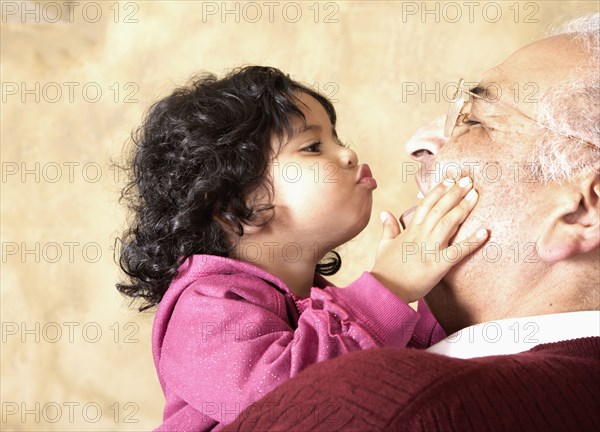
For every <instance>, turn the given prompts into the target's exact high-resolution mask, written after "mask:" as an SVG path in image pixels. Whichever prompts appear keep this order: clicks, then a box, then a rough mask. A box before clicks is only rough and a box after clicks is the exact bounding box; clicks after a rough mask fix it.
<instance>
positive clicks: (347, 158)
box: [340, 148, 358, 168]
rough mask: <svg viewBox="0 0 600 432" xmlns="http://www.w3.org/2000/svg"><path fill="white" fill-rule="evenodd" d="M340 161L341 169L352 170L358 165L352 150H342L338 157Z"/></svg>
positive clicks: (356, 157)
mask: <svg viewBox="0 0 600 432" xmlns="http://www.w3.org/2000/svg"><path fill="white" fill-rule="evenodd" d="M340 161H341V164H340V165H341V166H342V168H354V167H355V166H356V165H358V156H357V154H356V153H355V152H354V150H351V149H349V148H344V149H343V151H342V153H341V155H340Z"/></svg>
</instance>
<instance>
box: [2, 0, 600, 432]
mask: <svg viewBox="0 0 600 432" xmlns="http://www.w3.org/2000/svg"><path fill="white" fill-rule="evenodd" d="M0 4H1V7H2V23H1V54H2V65H1V81H2V105H1V107H2V113H1V122H2V134H1V143H2V154H1V161H2V183H1V192H2V213H1V216H2V227H1V236H2V277H1V282H2V294H1V314H2V316H1V320H2V344H1V349H2V364H1V373H2V378H1V399H2V420H1V424H0V428H1V429H2V430H6V431H21V430H23V431H24V430H28V431H38V430H44V431H66V430H78V431H80V430H90V431H92V430H93V431H109V430H111V431H112V430H136V431H137V430H140V431H141V430H148V429H150V428H152V427H153V426H155V425H157V424H158V423H159V422H160V419H161V412H162V407H163V396H162V393H161V390H160V386H159V384H158V381H157V378H156V376H155V371H154V366H153V364H152V358H151V350H150V328H151V323H152V313H144V314H138V313H136V312H135V311H132V310H129V309H128V307H127V304H126V302H124V301H123V300H122V298H121V297H120V296H119V295H118V293H117V292H116V290H115V288H114V284H115V282H116V281H117V280H118V278H119V277H120V274H119V271H118V268H117V266H116V265H115V264H114V262H113V250H112V245H113V243H114V239H115V238H116V236H118V235H119V232H120V231H121V230H122V228H123V226H124V221H125V214H124V212H123V209H122V208H120V206H119V204H118V202H117V198H118V191H119V189H120V187H121V186H122V181H121V180H120V179H119V178H118V176H117V175H116V174H117V173H116V172H115V171H114V170H111V168H110V160H111V159H118V158H119V155H120V152H121V149H122V147H123V145H124V143H125V142H126V141H127V139H128V135H129V132H130V130H131V129H132V128H133V127H134V126H135V125H136V124H137V123H138V121H139V119H140V117H141V116H142V114H143V112H144V110H145V108H146V107H148V106H149V104H150V103H152V102H153V101H154V100H156V99H157V98H158V97H160V96H162V95H165V94H166V93H167V92H169V90H171V89H172V87H173V86H174V85H176V84H181V83H183V82H185V81H186V79H187V78H188V77H189V76H190V75H191V74H193V73H194V72H197V71H205V70H206V71H212V72H216V73H219V74H220V73H222V72H224V71H227V70H228V69H230V68H232V67H234V66H238V65H243V64H263V65H272V66H275V67H278V68H281V69H282V70H284V71H286V72H287V73H289V74H290V75H291V76H292V77H293V78H295V79H298V80H300V81H303V82H305V83H308V84H310V85H314V86H315V87H317V88H319V89H320V90H321V91H323V92H324V93H326V94H327V95H329V96H330V97H331V98H332V99H334V100H335V101H336V106H337V110H338V113H339V119H340V121H339V128H338V132H339V134H340V137H341V138H342V139H343V140H344V141H346V142H349V143H351V145H352V147H353V148H354V149H355V150H356V151H357V152H358V154H359V157H360V159H361V160H362V161H368V162H369V163H370V165H371V167H372V169H373V172H374V174H375V177H376V178H377V179H378V181H379V188H378V189H377V190H376V191H375V203H374V212H378V211H380V210H382V209H384V208H385V209H389V210H391V211H393V212H394V213H395V214H397V215H398V214H400V213H401V211H402V210H403V209H405V208H407V207H409V206H412V205H414V204H415V202H416V192H417V189H416V186H415V184H414V181H413V180H412V178H411V174H410V173H411V172H413V168H414V165H411V164H409V162H408V161H409V160H408V158H407V157H406V156H405V155H404V153H403V149H402V148H403V144H404V142H405V141H406V139H407V138H408V137H409V136H410V134H411V133H412V132H413V131H414V130H415V129H416V128H417V127H418V126H419V125H421V124H423V123H424V122H426V121H427V120H428V119H430V118H431V117H433V116H437V115H439V114H441V113H442V112H444V111H445V109H446V102H445V100H444V98H445V97H447V96H448V95H449V92H450V90H448V88H449V87H448V86H446V85H447V84H448V83H450V82H452V81H456V80H457V79H458V78H459V77H461V76H463V77H465V78H467V80H471V81H474V80H476V79H477V78H478V76H479V75H480V74H481V73H482V72H483V71H485V70H486V69H488V68H489V67H491V66H493V65H494V64H496V63H498V62H499V61H501V60H502V59H503V58H505V57H506V56H507V55H508V54H510V53H511V52H513V51H514V50H515V49H517V48H518V47H520V46H522V45H524V44H527V43H528V42H530V41H532V40H534V39H537V38H540V37H542V36H543V35H544V33H545V31H546V29H547V27H548V25H549V24H553V23H557V22H559V21H560V20H561V19H563V18H565V17H567V18H568V17H573V16H577V15H580V14H583V13H587V12H591V11H597V10H598V2H595V1H534V2H516V1H506V2H505V1H501V2H471V3H469V2H434V1H428V2H420V1H419V2H401V1H351V2H350V1H349V2H341V1H340V2H315V1H306V2H284V1H276V2H272V3H268V2H260V1H259V2H251V3H250V4H247V3H246V2H227V3H223V2H199V1H198V2H195V1H130V2H126V1H122V2H115V1H98V2H88V1H79V2H70V1H58V2H32V1H16V2H12V1H1V2H0ZM500 14H501V15H500ZM444 90H448V91H447V92H445V91H444ZM520 92H521V93H520V94H519V95H517V97H527V96H532V92H535V83H520ZM533 96H535V95H533ZM374 214H377V213H374ZM379 235H380V226H379V220H378V218H377V217H374V218H372V221H371V223H370V224H369V226H368V227H367V229H366V230H365V231H364V232H363V233H362V234H361V235H360V236H359V237H358V238H356V239H355V240H353V241H352V242H350V243H349V244H348V245H346V246H344V247H342V248H341V251H342V255H343V258H344V262H345V265H344V267H343V268H342V270H341V272H340V273H339V275H336V276H335V277H334V278H332V279H333V281H334V282H336V283H338V284H344V283H347V282H349V281H350V280H352V279H353V278H355V277H356V276H357V275H359V274H360V273H361V272H362V271H363V270H365V269H369V268H370V266H371V265H372V263H373V260H374V252H375V247H376V245H377V242H378V238H379ZM374 301H376V299H374Z"/></svg>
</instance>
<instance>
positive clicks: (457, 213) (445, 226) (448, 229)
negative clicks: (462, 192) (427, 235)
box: [431, 189, 479, 247]
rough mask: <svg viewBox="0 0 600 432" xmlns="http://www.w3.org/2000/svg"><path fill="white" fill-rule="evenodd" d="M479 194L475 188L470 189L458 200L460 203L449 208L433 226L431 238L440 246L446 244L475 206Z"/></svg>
mask: <svg viewBox="0 0 600 432" xmlns="http://www.w3.org/2000/svg"><path fill="white" fill-rule="evenodd" d="M478 199H479V194H478V193H477V191H476V190H475V189H471V190H470V191H469V192H468V193H467V195H466V196H465V197H464V198H463V199H462V200H461V201H460V203H459V204H458V205H457V206H456V207H454V208H453V209H451V210H450V211H449V212H448V213H447V214H446V215H445V216H444V217H443V218H442V219H440V221H439V222H438V224H437V225H436V226H435V227H434V228H433V230H432V232H431V239H432V240H434V241H436V242H439V244H440V245H442V247H445V245H446V244H448V241H449V240H450V238H452V236H453V235H454V234H456V231H458V227H459V226H460V224H462V223H463V222H464V221H465V219H466V218H467V216H468V215H469V213H471V210H473V208H474V207H475V204H476V203H477V200H478Z"/></svg>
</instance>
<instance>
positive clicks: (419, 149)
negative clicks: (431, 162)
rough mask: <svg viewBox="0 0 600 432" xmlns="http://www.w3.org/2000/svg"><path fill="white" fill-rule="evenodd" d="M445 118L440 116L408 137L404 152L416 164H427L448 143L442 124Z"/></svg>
mask: <svg viewBox="0 0 600 432" xmlns="http://www.w3.org/2000/svg"><path fill="white" fill-rule="evenodd" d="M445 121H446V116H445V115H442V116H439V117H438V118H436V119H435V120H433V121H431V122H429V123H427V124H426V125H425V126H423V127H422V128H420V129H419V130H417V131H416V132H415V133H414V134H413V136H411V137H410V139H409V140H408V142H407V143H406V145H405V146H404V150H405V151H406V153H407V154H408V155H409V156H410V157H411V158H413V159H414V160H416V161H418V162H427V160H428V159H431V158H432V157H434V156H435V155H436V154H437V152H439V151H440V150H441V148H442V147H444V146H445V145H446V143H447V142H448V138H446V137H445V136H444V122H445Z"/></svg>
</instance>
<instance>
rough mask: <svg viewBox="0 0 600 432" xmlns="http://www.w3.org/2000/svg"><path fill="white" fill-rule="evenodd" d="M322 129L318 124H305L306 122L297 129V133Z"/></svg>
mask: <svg viewBox="0 0 600 432" xmlns="http://www.w3.org/2000/svg"><path fill="white" fill-rule="evenodd" d="M322 129H323V128H322V127H321V126H319V125H315V124H311V125H307V124H305V125H304V126H302V127H301V128H300V130H299V131H298V135H299V134H302V133H304V132H307V131H311V130H317V131H321V130H322Z"/></svg>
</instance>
